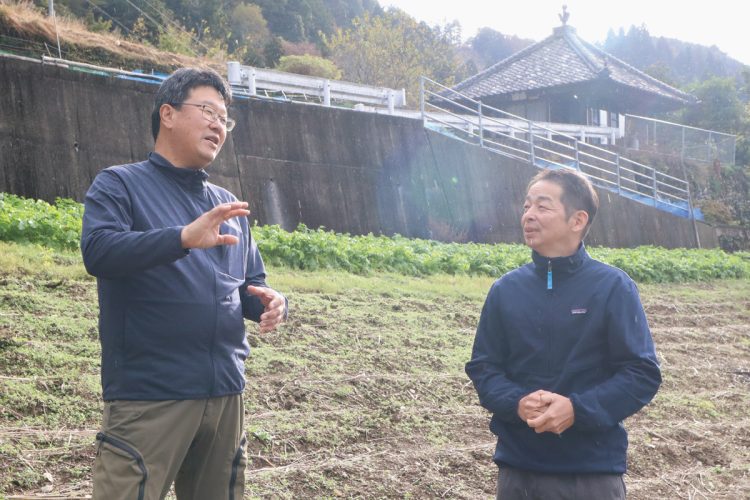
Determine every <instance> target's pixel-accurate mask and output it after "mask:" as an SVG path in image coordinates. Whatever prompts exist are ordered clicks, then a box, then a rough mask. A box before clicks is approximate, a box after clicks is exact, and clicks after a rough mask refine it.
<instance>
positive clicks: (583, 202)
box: [526, 168, 599, 236]
mask: <svg viewBox="0 0 750 500" xmlns="http://www.w3.org/2000/svg"><path fill="white" fill-rule="evenodd" d="M539 181H547V182H554V183H555V184H557V185H558V186H560V187H561V188H562V196H561V198H560V201H561V202H562V204H563V207H565V216H566V217H568V218H569V217H570V216H571V215H573V213H575V212H577V211H578V210H583V211H584V212H586V213H587V214H589V220H588V223H587V224H586V230H585V231H584V233H583V236H586V234H587V233H588V231H589V228H590V227H591V224H592V223H593V222H594V217H596V211H597V210H598V209H599V196H598V195H597V194H596V191H595V190H594V186H592V185H591V181H590V180H588V178H587V177H586V176H584V175H583V174H581V173H580V172H578V171H576V170H571V169H569V168H560V169H549V168H548V169H544V170H542V171H541V172H539V173H538V174H536V175H535V176H534V177H533V178H532V179H531V181H530V182H529V185H528V186H527V187H526V192H528V191H529V189H530V188H531V186H533V185H534V184H536V183H537V182H539Z"/></svg>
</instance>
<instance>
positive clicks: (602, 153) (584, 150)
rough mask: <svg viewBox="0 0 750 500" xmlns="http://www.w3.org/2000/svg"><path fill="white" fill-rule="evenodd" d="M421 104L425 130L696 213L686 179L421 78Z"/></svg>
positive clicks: (634, 196)
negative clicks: (573, 171) (574, 172)
mask: <svg viewBox="0 0 750 500" xmlns="http://www.w3.org/2000/svg"><path fill="white" fill-rule="evenodd" d="M431 89H435V90H431ZM419 106H420V114H421V117H422V120H423V121H424V124H425V126H426V127H436V126H437V127H440V128H441V129H443V130H446V131H450V133H451V135H453V136H454V137H455V138H457V139H460V140H463V141H465V142H469V143H471V144H477V145H479V146H481V147H483V148H485V149H488V150H490V151H493V152H495V153H498V154H501V155H503V156H507V157H510V158H515V159H518V160H522V161H526V162H529V163H531V164H533V165H535V166H537V167H539V168H545V167H553V168H573V169H576V170H579V171H580V172H582V173H584V174H585V175H586V176H587V177H589V179H591V181H592V182H593V183H594V184H595V185H598V186H601V187H604V188H607V189H610V190H612V191H615V192H617V193H620V194H622V195H625V196H629V197H631V198H645V199H646V200H648V201H649V203H651V204H653V205H654V206H657V207H658V206H659V205H660V204H664V205H668V206H672V207H674V208H677V209H680V210H686V211H687V212H688V216H689V217H692V215H693V211H692V203H691V198H690V188H689V184H688V182H687V181H685V180H683V179H678V178H677V177H673V176H671V175H668V174H665V173H663V172H659V171H657V170H656V169H654V168H652V167H649V166H647V165H644V164H642V163H638V162H635V161H633V160H630V159H628V158H625V157H623V156H621V155H619V154H618V153H615V152H612V151H609V150H607V149H604V148H601V147H598V146H594V145H592V144H588V143H586V142H583V141H579V140H578V139H576V137H573V136H572V135H569V134H566V133H564V132H563V131H561V130H556V129H554V128H551V127H547V126H545V124H541V123H538V122H532V121H530V120H527V119H525V118H522V117H520V116H516V115H513V114H511V113H508V112H506V111H503V110H500V109H497V108H494V107H492V106H487V105H486V104H482V102H481V101H477V100H475V99H471V98H470V97H468V96H466V95H464V94H461V93H460V92H456V91H455V90H453V89H450V88H448V87H445V86H443V85H440V84H439V83H437V82H435V81H433V80H430V79H429V78H426V77H422V78H421V80H420V103H419ZM446 117H450V119H447V118H446ZM662 208H664V207H662Z"/></svg>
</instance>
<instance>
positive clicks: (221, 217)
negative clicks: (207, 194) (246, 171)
mask: <svg viewBox="0 0 750 500" xmlns="http://www.w3.org/2000/svg"><path fill="white" fill-rule="evenodd" d="M248 215H250V211H249V210H247V203H246V202H244V201H235V202H232V203H222V204H221V205H216V206H215V207H214V208H212V209H211V210H209V211H208V212H206V213H204V214H203V215H201V216H200V217H198V218H197V219H195V220H194V221H193V222H191V223H190V224H188V225H187V226H185V227H183V228H182V233H181V234H180V239H181V240H182V248H211V247H215V246H217V245H236V244H237V243H239V240H238V239H237V237H236V236H233V235H231V234H219V227H220V226H221V223H222V222H224V221H226V220H229V219H231V218H232V217H247V216H248Z"/></svg>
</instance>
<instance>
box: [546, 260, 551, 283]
mask: <svg viewBox="0 0 750 500" xmlns="http://www.w3.org/2000/svg"><path fill="white" fill-rule="evenodd" d="M547 290H552V261H551V260H548V261H547Z"/></svg>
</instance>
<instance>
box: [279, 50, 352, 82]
mask: <svg viewBox="0 0 750 500" xmlns="http://www.w3.org/2000/svg"><path fill="white" fill-rule="evenodd" d="M275 69H277V70H279V71H286V72H288V73H297V74H298V75H308V76H318V77H320V78H328V79H330V80H338V79H339V78H341V70H340V69H338V68H337V67H336V65H335V64H334V63H333V61H329V60H328V59H324V58H322V57H318V56H312V55H310V54H305V55H301V56H294V55H293V56H283V57H282V58H281V59H279V64H278V65H277V66H276V68H275Z"/></svg>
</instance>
